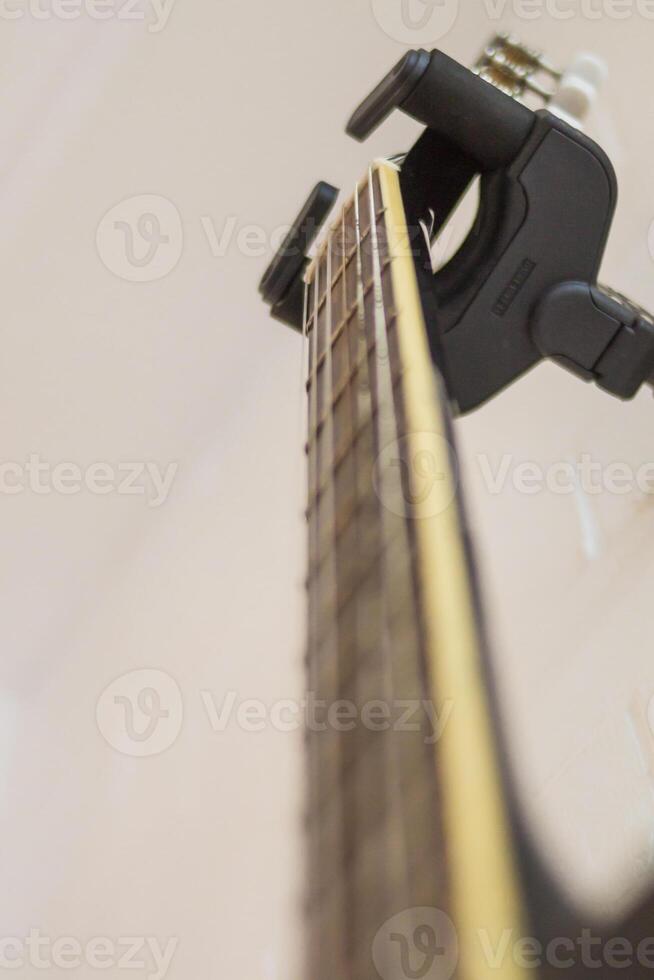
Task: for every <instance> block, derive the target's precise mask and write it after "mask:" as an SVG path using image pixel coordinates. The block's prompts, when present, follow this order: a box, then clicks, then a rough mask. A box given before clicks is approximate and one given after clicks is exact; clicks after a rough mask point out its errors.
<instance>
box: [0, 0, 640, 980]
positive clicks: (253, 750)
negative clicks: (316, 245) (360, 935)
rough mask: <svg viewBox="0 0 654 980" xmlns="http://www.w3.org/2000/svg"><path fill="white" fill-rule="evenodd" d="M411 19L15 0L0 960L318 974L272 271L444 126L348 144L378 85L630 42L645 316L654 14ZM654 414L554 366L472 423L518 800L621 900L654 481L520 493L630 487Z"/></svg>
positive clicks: (365, 13)
mask: <svg viewBox="0 0 654 980" xmlns="http://www.w3.org/2000/svg"><path fill="white" fill-rule="evenodd" d="M411 2H412V3H414V7H413V8H411V6H410V5H409V8H408V9H409V15H410V16H407V15H406V14H407V10H406V8H405V16H404V18H402V16H401V13H402V5H401V3H400V0H372V2H371V0H331V2H330V3H318V2H316V0H276V2H274V3H261V2H258V3H253V2H249V3H248V2H243V0H238V2H236V0H216V2H209V0H149V2H145V0H143V2H138V3H134V2H133V0H113V2H112V0H3V4H2V9H1V10H0V81H1V83H2V84H1V86H0V91H1V92H2V95H1V96H0V132H1V133H2V152H1V154H0V160H1V163H0V167H1V179H0V211H1V213H2V215H3V220H2V224H1V226H0V262H1V264H2V268H3V271H4V274H3V310H4V315H3V317H2V325H1V327H0V336H1V342H2V352H3V356H2V358H1V359H0V487H1V490H0V521H1V524H2V550H1V552H0V575H1V576H2V588H1V590H0V603H1V609H2V611H1V617H0V622H1V623H2V627H1V632H0V639H1V642H2V653H3V655H2V659H1V668H0V698H1V701H2V710H1V711H0V728H1V733H2V736H1V739H0V752H1V753H2V764H1V767H0V778H1V779H2V795H1V797H0V813H1V820H2V835H1V838H0V839H1V841H2V844H1V845H0V853H1V859H0V867H1V868H2V882H3V888H2V895H1V896H0V937H4V938H5V939H6V938H10V939H11V938H14V939H17V940H19V941H20V942H23V941H24V938H25V937H26V936H28V935H29V934H30V930H32V931H33V933H34V932H36V933H37V934H38V935H40V936H41V937H46V938H47V940H48V942H49V943H50V946H48V947H46V946H45V945H43V946H42V948H41V957H42V959H47V958H48V956H50V958H51V966H52V972H53V973H58V972H65V969H66V960H65V950H66V949H68V956H69V960H68V963H70V961H71V958H74V956H75V952H74V949H75V943H74V942H73V944H72V946H69V947H66V946H65V944H63V945H61V946H60V948H59V949H58V953H56V955H55V952H54V950H53V948H52V947H53V944H54V941H55V940H56V939H57V938H59V939H62V938H66V937H68V938H69V939H72V940H74V941H76V942H77V943H78V944H81V946H83V947H84V949H86V950H87V953H86V954H85V955H86V966H85V967H84V975H86V976H88V975H93V973H94V972H95V969H96V968H97V969H100V966H97V963H98V962H102V963H103V967H102V969H103V971H104V973H105V975H106V976H107V977H111V976H118V975H121V974H122V970H123V968H126V965H125V962H124V961H122V960H121V958H123V957H127V955H128V953H127V946H128V945H129V944H128V942H127V939H128V938H129V937H140V940H139V942H140V947H139V951H138V952H134V951H133V952H132V958H133V960H138V961H141V965H140V966H138V967H137V969H138V970H139V971H140V973H141V974H142V975H143V976H144V977H146V976H147V977H156V978H157V980H162V978H163V976H164V975H165V976H168V977H170V978H186V977H189V976H193V975H195V976H198V977H199V976H209V975H214V976H224V977H227V976H242V977H246V976H248V977H251V978H261V980H279V978H282V977H287V976H295V975H297V950H298V943H299V939H300V937H301V929H300V926H299V918H298V909H299V896H300V882H301V858H302V849H301V836H300V829H299V828H300V816H299V815H300V800H301V792H302V765H301V763H302V756H301V744H302V739H301V732H300V730H299V727H298V725H297V724H296V723H294V716H293V711H292V708H291V707H290V706H289V705H286V707H284V705H285V703H286V701H287V700H291V701H293V700H295V701H297V699H298V698H299V697H300V696H301V691H302V666H301V664H302V652H303V651H302V644H303V639H302V637H303V591H302V582H303V575H304V534H303V518H302V510H303V495H304V485H303V480H304V473H303V456H302V452H301V447H302V442H303V436H304V420H303V411H304V404H303V379H302V341H301V338H300V337H298V335H296V334H294V333H293V332H292V331H290V330H288V329H286V328H284V327H283V326H282V325H280V324H278V323H275V322H273V321H271V320H269V318H268V315H267V311H266V308H265V307H264V306H263V304H262V303H261V302H260V300H259V297H258V295H257V288H256V286H257V282H258V279H259V277H260V275H261V273H262V271H263V269H264V268H265V265H266V263H267V260H268V259H269V257H270V255H271V254H272V251H273V249H274V247H275V244H276V242H277V241H278V240H279V235H280V229H282V226H283V225H284V223H286V222H290V221H291V220H292V219H293V218H294V216H295V214H296V213H297V210H298V207H299V205H300V204H301V203H302V201H303V199H304V198H305V196H306V194H307V193H308V191H309V189H310V188H311V187H312V186H313V184H314V183H315V182H316V181H317V180H318V179H325V180H328V181H330V182H331V183H334V184H336V185H337V186H339V187H343V188H349V187H351V186H352V185H353V183H354V181H355V180H356V179H357V178H358V176H359V175H360V174H361V173H362V172H363V170H364V168H365V166H366V165H367V164H368V162H369V160H370V159H372V158H373V157H376V156H383V155H387V154H390V153H394V152H397V151H400V150H403V149H405V148H407V147H408V146H409V145H410V143H411V142H412V141H413V140H414V139H415V137H416V136H417V133H418V127H417V125H415V124H413V123H412V122H411V121H410V120H408V119H406V118H404V117H400V116H399V115H397V116H395V117H394V118H392V119H391V120H390V121H389V122H388V123H387V124H386V125H384V126H383V127H382V128H381V129H380V130H379V131H378V132H377V133H375V135H374V137H373V138H372V139H371V140H370V141H369V142H368V143H367V144H366V145H363V146H361V145H357V144H355V143H354V142H352V141H351V140H348V139H347V138H346V137H345V135H344V132H343V125H344V121H345V119H346V118H347V116H348V114H349V112H350V110H351V109H352V107H353V106H354V105H355V104H356V103H357V102H358V101H359V100H360V98H361V97H363V95H365V94H366V93H367V92H368V90H369V89H370V87H371V85H372V84H373V83H374V82H376V81H377V79H378V78H379V77H381V75H382V74H384V73H385V72H386V71H387V70H388V68H389V67H390V66H391V65H392V64H393V63H394V62H395V61H396V60H397V59H398V58H399V57H400V56H401V55H402V53H403V52H404V51H405V50H406V49H407V47H418V46H424V47H432V46H439V47H442V48H443V50H445V51H446V52H447V53H448V54H450V55H452V56H453V57H455V58H457V59H459V60H461V61H463V62H464V63H466V64H471V63H472V62H474V61H475V59H476V57H477V55H478V53H479V51H480V49H481V47H482V46H483V44H484V43H485V42H486V41H487V40H488V38H489V37H490V36H491V35H492V34H493V33H494V32H495V31H497V30H499V29H509V30H513V31H515V33H516V34H517V35H518V36H519V37H520V38H522V39H523V40H524V41H525V42H528V43H531V44H532V45H534V46H537V47H540V48H542V49H544V50H545V51H546V53H547V55H548V57H549V58H550V60H552V61H553V62H555V63H557V64H560V65H562V66H565V65H566V64H567V63H569V61H570V59H571V57H572V56H573V55H574V53H575V52H576V51H578V50H580V49H582V50H590V51H593V52H596V53H597V54H599V55H600V56H602V57H603V58H604V59H605V60H606V61H607V63H608V66H609V70H610V80H609V82H608V83H607V85H606V87H605V89H604V91H603V93H602V97H601V102H600V104H599V105H598V108H597V110H596V112H595V113H594V116H593V118H592V119H591V120H590V122H589V126H588V129H589V132H590V133H591V135H593V136H594V137H595V138H596V139H598V140H599V141H600V142H601V143H602V144H603V145H604V147H605V149H606V150H607V151H608V152H609V154H610V155H611V156H612V158H613V162H614V164H615V166H616V169H617V172H618V179H619V183H620V192H621V197H620V204H619V210H618V214H617V218H616V222H615V227H614V233H613V235H612V238H611V240H610V243H609V247H608V251H607V255H606V260H605V265H604V269H603V279H604V281H606V282H608V283H609V284H610V285H612V286H614V287H616V288H618V289H621V290H622V291H624V292H626V293H628V294H631V295H632V296H633V297H634V298H635V299H636V300H638V301H640V302H641V303H643V304H644V305H645V306H647V305H649V306H650V307H654V276H653V272H654V264H653V263H654V257H653V254H652V247H651V244H652V243H653V242H654V234H653V233H652V231H651V227H652V221H653V220H654V185H653V183H652V181H651V162H650V161H651V152H652V148H653V147H654V126H653V125H652V120H651V113H650V112H649V109H648V98H649V91H648V77H649V65H650V58H651V50H652V38H653V37H654V9H652V5H651V4H648V3H647V2H646V0H639V2H637V0H634V2H633V4H629V3H628V2H627V0H621V2H620V3H617V2H613V0H556V2H555V0H543V2H542V3H538V2H536V0H530V2H528V3H526V2H525V3H522V2H519V0H507V2H501V0H483V2H481V3H480V2H479V0H475V2H474V3H473V2H472V0H459V2H458V3H457V2H456V0H444V2H443V3H442V4H436V5H434V4H425V3H423V2H422V0H411ZM653 421H654V405H653V404H652V401H651V396H650V395H649V394H643V395H641V396H640V397H639V398H638V399H637V400H636V401H635V402H634V403H631V404H628V405H622V404H620V403H618V402H616V401H614V400H612V399H610V398H609V397H608V396H606V395H603V394H602V393H600V392H598V391H595V390H593V389H591V388H589V387H587V386H585V385H583V384H582V383H581V382H579V381H577V380H576V379H574V378H572V377H570V376H568V375H567V374H566V373H565V372H563V371H562V370H561V369H559V368H556V367H552V366H543V367H540V368H538V369H537V370H535V371H533V372H532V373H531V374H530V375H529V376H528V377H527V378H525V379H523V380H522V381H520V382H519V383H518V384H516V385H515V386H514V387H513V388H512V389H511V390H510V391H508V392H506V393H504V394H503V395H501V396H500V397H498V398H497V399H496V400H495V401H494V402H492V403H491V404H489V405H488V406H486V407H484V408H483V409H482V410H481V411H479V412H478V413H476V414H475V415H473V416H471V417H469V418H467V419H464V420H462V421H461V422H460V423H458V424H457V431H458V434H459V438H460V444H461V465H462V472H463V477H464V482H465V485H466V489H467V495H468V498H469V503H470V508H471V526H472V529H473V532H474V535H475V538H476V541H477V545H478V553H479V559H480V564H481V568H482V580H483V584H484V589H485V593H486V598H487V607H488V613H489V621H490V625H491V631H492V635H493V640H494V644H495V651H496V659H497V670H498V677H499V686H500V693H501V697H502V698H503V703H504V705H505V714H506V718H507V725H508V732H509V741H510V745H511V752H512V763H513V764H514V766H515V769H516V772H517V774H518V779H519V783H520V787H521V793H522V798H523V801H524V805H525V807H527V808H528V811H529V814H530V817H531V819H532V820H533V824H534V827H535V832H536V833H537V835H538V837H539V840H540V842H541V844H542V847H543V849H544V850H545V851H546V853H548V855H549V856H550V859H551V862H552V866H553V868H554V870H555V872H556V873H557V875H559V877H560V879H561V881H562V882H563V883H564V885H565V887H566V888H567V889H568V890H569V891H570V893H571V895H572V896H573V898H574V900H575V901H576V902H578V903H579V904H580V905H581V906H589V907H593V908H594V909H598V910H606V908H607V902H608V896H609V894H610V895H611V902H612V903H613V905H615V903H616V902H617V903H618V904H619V903H628V902H629V901H631V900H632V898H633V897H634V896H635V895H636V894H637V893H638V892H639V890H640V889H641V888H642V887H643V883H644V882H645V881H646V880H647V879H648V876H649V872H650V868H651V863H652V853H653V849H654V820H653V816H654V809H653V806H654V799H653V792H654V790H653V785H654V784H653V783H652V774H653V773H654V749H653V745H654V743H653V741H652V731H653V727H652V724H651V719H652V717H653V715H654V713H653V712H652V710H651V706H650V698H651V696H652V694H654V666H653V665H652V664H653V661H652V658H651V653H650V649H651V647H650V645H651V634H652V630H651V626H650V621H649V615H650V609H651V601H650V596H651V594H652V586H653V585H654V570H653V566H652V561H651V559H650V554H651V550H652V545H654V498H652V496H651V495H650V491H649V483H648V480H650V481H652V482H653V483H654V474H653V473H652V472H651V470H650V472H649V477H647V478H646V477H643V479H642V480H640V481H639V482H638V481H636V482H635V483H634V481H632V483H631V484H630V485H629V487H628V489H627V490H626V491H625V490H624V480H623V483H622V484H621V489H620V490H619V491H616V490H615V486H612V488H610V489H608V490H607V489H606V487H604V485H603V486H602V489H601V491H600V492H599V493H597V494H595V493H590V492H588V491H587V489H585V488H584V486H581V485H579V486H576V485H575V486H573V487H572V489H571V490H568V489H566V491H565V492H559V491H558V489H557V477H556V475H555V476H552V477H551V479H550V480H549V483H548V482H547V480H546V485H545V486H543V487H541V488H540V489H539V490H538V491H537V492H535V493H525V492H524V491H523V490H522V489H521V484H520V480H519V479H517V478H516V476H515V473H516V468H517V467H518V466H520V464H523V463H525V462H532V463H536V464H538V465H539V466H540V467H541V468H542V469H543V472H545V473H546V474H549V475H550V476H551V468H552V467H553V466H557V465H559V464H561V463H563V464H566V465H568V466H569V465H570V464H573V467H574V466H576V464H577V462H578V461H579V460H580V459H581V458H582V457H583V456H584V454H586V455H588V456H590V457H591V458H592V460H593V461H594V462H599V463H601V464H602V465H603V467H609V466H611V465H612V464H615V463H621V464H625V465H628V466H629V467H631V468H632V470H634V471H636V470H639V468H640V467H642V466H643V465H645V464H647V463H651V462H652V460H653V459H654V457H653V446H652V437H651V432H652V428H653ZM506 457H509V461H508V463H507V462H506ZM575 472H576V470H575ZM489 473H490V474H491V478H489ZM271 711H272V713H271ZM89 944H94V945H93V950H94V952H93V954H92V955H91V954H90V953H88V946H89ZM171 944H172V945H171ZM33 945H34V944H33ZM2 950H3V955H6V956H7V957H8V958H9V959H11V958H12V957H14V958H15V957H16V956H17V955H18V950H19V945H16V944H14V948H11V943H9V944H8V945H7V944H5V946H2ZM48 950H49V952H48ZM71 950H73V952H71ZM53 957H54V960H53ZM103 957H104V958H103ZM91 959H93V963H90V962H89V961H90V960H91ZM59 961H61V962H59ZM94 963H95V964H96V965H95V966H94V965H93V964H94ZM14 972H15V975H17V976H23V975H24V976H32V975H34V976H36V975H37V973H39V975H40V972H42V971H40V970H39V967H38V965H36V964H35V962H34V956H33V955H30V956H27V955H26V956H25V963H24V964H23V965H22V966H21V967H20V968H19V969H16V970H15V971H14Z"/></svg>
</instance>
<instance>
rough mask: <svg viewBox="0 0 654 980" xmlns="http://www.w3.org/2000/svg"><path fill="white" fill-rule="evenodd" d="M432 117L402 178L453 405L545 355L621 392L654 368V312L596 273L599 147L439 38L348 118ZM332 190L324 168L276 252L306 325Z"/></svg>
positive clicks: (606, 226) (287, 292) (605, 185)
mask: <svg viewBox="0 0 654 980" xmlns="http://www.w3.org/2000/svg"><path fill="white" fill-rule="evenodd" d="M396 108H398V109H401V110H402V111H403V112H406V113H407V114H408V115H410V116H412V117H413V118H414V119H417V120H418V121H419V122H421V123H423V124H424V125H425V126H426V129H425V132H424V133H423V135H422V136H421V137H420V139H419V140H418V142H417V143H416V144H415V146H414V147H413V148H412V149H411V150H410V152H409V153H408V154H407V156H406V158H405V159H404V162H403V164H402V169H401V186H402V194H403V198H404V204H405V209H406V212H407V221H408V224H409V228H410V231H411V234H412V237H413V243H414V254H415V256H416V269H417V272H418V279H419V283H420V288H421V292H422V298H423V305H424V308H425V316H426V322H427V329H428V332H429V338H430V343H431V345H432V349H433V350H434V352H435V353H436V352H438V356H437V360H438V363H439V365H440V366H441V368H442V371H443V374H444V376H445V380H446V383H447V386H448V390H449V393H450V396H451V398H452V400H453V401H454V402H455V403H456V405H457V406H458V409H459V411H461V412H466V411H469V410H470V409H473V408H475V407H476V406H478V405H480V404H482V403H483V402H484V401H486V400H487V399H488V398H490V397H491V396H492V395H494V394H496V393H497V392H498V391H500V390H501V389H502V388H504V387H506V386H507V385H508V384H510V383H511V382H512V381H514V380H515V379H516V378H518V377H519V376H520V375H521V374H523V373H524V372H525V371H526V370H527V369H528V368H530V367H531V366H532V365H534V364H535V363H537V362H538V361H539V360H541V359H542V358H543V357H551V358H553V359H554V360H556V361H558V362H559V363H561V364H562V365H563V366H564V367H566V368H568V369H569V370H571V371H573V372H574V373H575V374H577V375H579V376H580V377H582V378H584V379H585V380H592V381H595V382H597V384H598V385H599V386H600V387H602V388H604V389H605V390H606V391H608V392H610V393H611V394H613V395H617V396H618V397H620V398H631V397H632V396H633V395H635V394H636V392H637V391H638V389H639V387H640V386H641V384H643V382H645V381H648V380H649V379H650V376H651V375H652V374H653V372H654V319H653V318H652V317H651V316H650V315H649V314H647V313H646V312H645V311H644V310H642V309H640V308H639V307H637V306H636V305H635V304H633V303H631V302H630V301H628V300H626V299H625V298H624V297H622V296H620V295H619V294H617V293H615V292H613V291H612V290H607V289H605V288H602V287H600V286H598V285H597V276H598V272H599V267H600V263H601V260H602V256H603V254H604V249H605V246H606V241H607V237H608V233H609V230H610V227H611V221H612V219H613V214H614V212H615V206H616V200H617V183H616V178H615V173H614V170H613V167H612V165H611V162H610V160H609V159H608V157H607V156H606V154H605V153H604V151H603V150H602V149H601V148H600V147H599V146H598V145H597V144H596V143H595V142H593V140H591V139H589V138H588V137H587V136H585V135H584V134H583V133H581V132H580V131H579V130H577V129H576V128H574V127H573V126H570V125H568V124H567V123H566V122H564V121H563V120H562V119H560V118H558V117H557V116H555V115H553V114H552V113H550V112H548V111H547V110H539V111H537V112H534V111H533V110H531V109H530V108H528V107H527V106H525V105H523V104H522V103H520V102H517V101H516V100H515V99H513V98H511V97H510V96H509V95H507V94H505V93H504V92H502V91H500V89H498V88H496V87H495V86H494V85H491V84H489V82H488V81H486V80H485V79H484V78H482V77H480V76H479V75H477V74H475V73H473V72H472V71H470V70H469V69H467V68H464V67H463V66H462V65H460V64H458V63H457V62H456V61H453V60H452V59H451V58H449V57H448V56H447V55H445V54H443V53H442V52H440V51H433V52H431V53H429V52H427V51H423V50H417V51H409V52H408V53H407V54H406V55H405V56H404V57H403V58H402V59H401V60H400V62H399V63H398V64H397V65H396V66H395V68H393V70H392V71H391V72H390V73H389V74H388V75H387V76H386V77H385V78H384V79H383V80H382V82H380V84H379V85H378V86H377V87H376V88H375V89H374V91H373V92H372V93H371V94H370V95H369V96H368V98H367V99H365V101H364V102H363V103H362V104H361V105H360V106H359V108H358V109H357V110H356V112H355V113H354V115H353V116H352V118H351V119H350V122H349V124H348V127H347V132H348V133H349V135H351V136H353V137H354V138H355V139H358V140H363V139H366V138H367V137H368V136H369V135H370V133H371V132H372V131H373V129H375V128H376V127H377V126H378V125H379V124H380V123H381V122H383V120H384V119H385V118H386V117H387V116H388V115H389V113H390V112H391V111H392V110H393V109H396ZM477 175H480V178H481V179H480V205H479V211H478V214H477V217H476V220H475V223H474V226H473V228H472V229H471V231H470V233H469V235H468V237H467V239H466V240H465V242H464V243H463V245H462V246H461V248H460V249H459V250H458V252H457V253H456V254H455V255H454V256H453V258H452V259H451V260H450V261H449V262H448V263H447V264H446V265H445V266H444V267H443V268H442V269H440V270H439V271H438V272H437V273H435V274H434V273H432V268H431V259H430V256H429V248H428V243H427V242H426V241H425V236H424V233H423V231H422V229H421V222H422V223H424V222H425V221H427V222H428V223H429V225H430V226H431V234H432V237H435V236H436V235H437V234H438V233H439V231H440V230H441V229H442V228H443V226H444V225H445V223H446V222H447V220H448V218H449V217H450V215H451V214H452V212H453V211H454V209H455V208H456V206H457V204H458V202H459V201H460V199H461V197H462V196H463V194H464V193H465V191H466V190H467V189H468V187H469V185H470V183H471V181H472V180H473V179H474V177H476V176H477ZM336 196H337V191H336V190H335V188H333V187H331V186H330V185H329V184H319V185H318V186H317V187H316V188H315V190H314V192H313V194H312V195H311V197H310V198H309V201H308V202H307V204H306V205H305V207H304V209H303V211H302V213H301V215H300V216H299V218H298V220H297V221H296V223H295V225H294V226H293V228H292V229H291V232H290V233H289V235H288V236H287V238H286V240H285V242H284V244H283V245H282V247H281V249H280V250H279V252H278V253H277V255H276V256H275V259H274V260H273V262H272V263H271V265H270V267H269V268H268V270H267V272H266V274H265V276H264V278H263V280H262V282H261V287H260V289H261V292H262V294H263V297H264V299H265V300H266V301H267V302H268V303H270V304H271V306H272V313H273V315H274V316H276V317H277V318H279V319H281V320H284V322H286V323H289V324H290V325H292V326H294V327H296V328H301V326H302V276H303V273H304V266H305V264H306V262H307V261H308V260H307V259H306V257H305V254H306V250H307V249H308V247H309V245H310V244H311V241H312V240H313V238H314V237H315V235H316V233H317V231H318V230H319V226H320V224H321V223H322V222H323V221H324V219H325V218H326V216H327V214H328V213H329V210H330V209H331V207H332V206H333V204H334V201H335V199H336Z"/></svg>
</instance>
